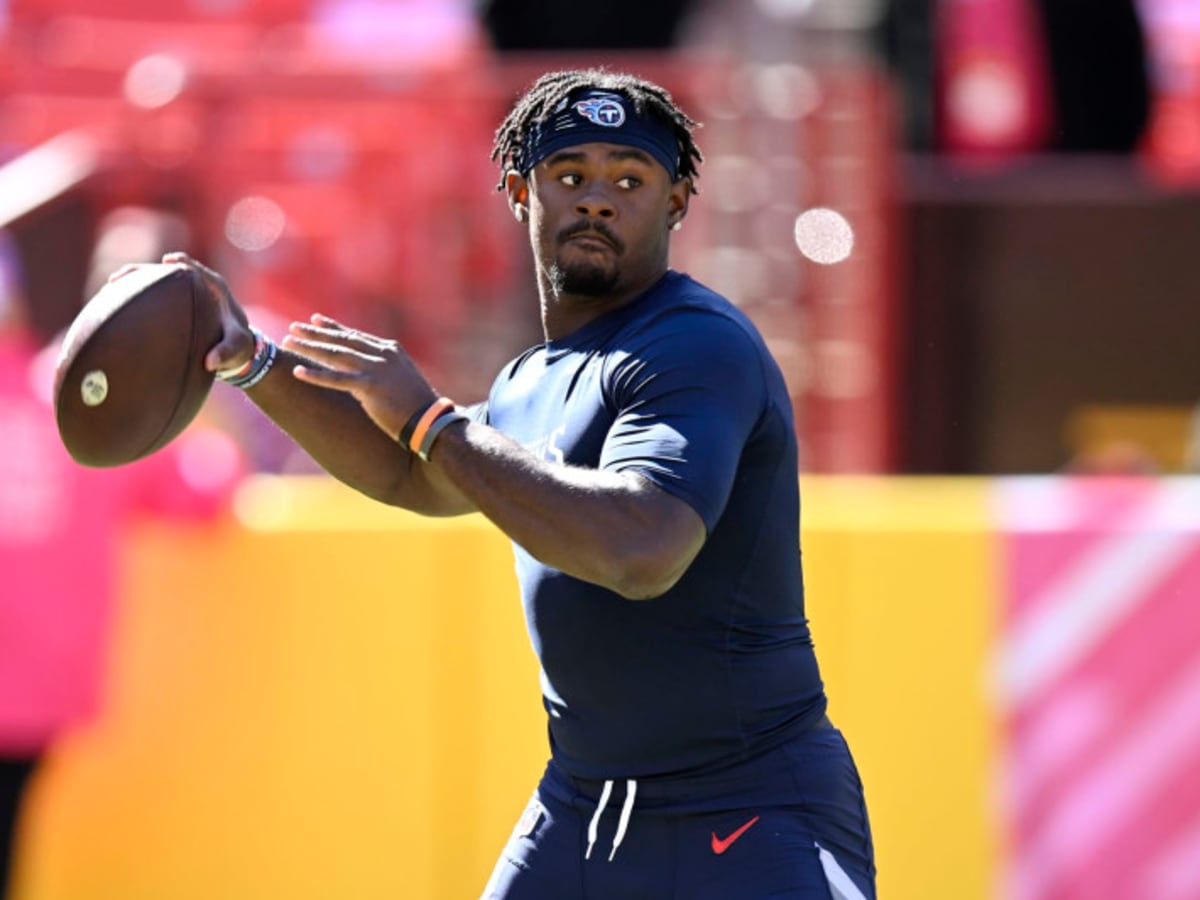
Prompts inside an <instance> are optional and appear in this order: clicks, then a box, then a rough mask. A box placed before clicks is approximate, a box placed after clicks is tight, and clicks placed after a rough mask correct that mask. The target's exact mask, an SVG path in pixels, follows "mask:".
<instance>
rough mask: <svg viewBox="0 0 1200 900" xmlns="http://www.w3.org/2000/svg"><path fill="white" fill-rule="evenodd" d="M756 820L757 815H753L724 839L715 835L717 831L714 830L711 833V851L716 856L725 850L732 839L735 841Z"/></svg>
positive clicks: (729, 845)
mask: <svg viewBox="0 0 1200 900" xmlns="http://www.w3.org/2000/svg"><path fill="white" fill-rule="evenodd" d="M757 821H758V816H755V817H754V818H753V819H751V820H750V821H749V822H747V823H746V824H745V825H743V826H742V827H741V828H739V829H738V830H737V831H735V832H734V833H733V834H731V835H730V836H729V837H727V838H724V839H721V838H719V837H717V833H716V832H715V831H714V832H713V833H712V848H713V853H715V854H717V856H720V855H721V854H722V853H724V852H725V851H726V850H728V849H729V848H730V847H731V846H732V845H733V842H734V841H736V840H737V839H738V838H740V837H741V836H742V835H743V834H745V833H746V831H747V830H748V829H749V828H750V826H751V825H753V824H754V823H755V822H757Z"/></svg>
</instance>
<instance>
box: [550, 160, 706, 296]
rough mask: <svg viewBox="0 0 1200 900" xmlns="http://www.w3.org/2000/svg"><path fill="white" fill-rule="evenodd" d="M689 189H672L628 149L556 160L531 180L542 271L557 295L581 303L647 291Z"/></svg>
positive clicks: (653, 164)
mask: <svg viewBox="0 0 1200 900" xmlns="http://www.w3.org/2000/svg"><path fill="white" fill-rule="evenodd" d="M684 184H685V183H683V182H681V183H680V184H672V183H671V180H670V176H669V175H668V174H667V171H666V169H664V168H663V167H662V165H661V164H659V163H658V162H657V161H655V159H654V158H653V157H651V156H650V155H649V154H648V153H646V152H644V151H642V150H638V149H636V148H634V147H628V146H625V145H623V144H601V143H592V144H580V145H578V146H575V147H568V148H565V149H563V150H560V151H558V152H556V153H552V154H550V155H549V156H548V157H546V158H545V159H544V160H542V161H541V162H539V163H538V164H537V166H535V167H534V169H533V171H532V172H531V173H530V175H529V188H530V192H529V212H530V223H531V231H530V235H531V238H530V239H531V242H532V244H533V252H534V256H535V258H536V261H537V265H538V267H539V269H540V270H541V271H542V272H544V273H545V275H546V276H547V277H548V278H549V280H550V282H551V284H552V285H553V286H554V288H555V290H556V291H557V292H559V293H566V294H574V295H578V296H585V297H597V298H599V297H605V296H608V295H610V294H613V293H620V292H622V290H624V289H628V288H631V287H637V286H639V285H641V284H643V282H644V281H646V280H648V279H650V278H652V277H654V276H655V275H657V274H658V273H659V272H661V271H662V270H663V269H665V267H666V263H667V248H668V243H669V242H668V240H667V232H668V229H669V226H670V223H671V222H672V221H673V218H672V216H673V215H675V214H676V213H677V212H678V210H679V209H681V208H682V206H685V205H686V196H687V193H686V191H687V189H686V187H683V186H681V185H684ZM681 204H682V205H681Z"/></svg>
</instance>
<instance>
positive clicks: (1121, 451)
mask: <svg viewBox="0 0 1200 900" xmlns="http://www.w3.org/2000/svg"><path fill="white" fill-rule="evenodd" d="M1066 472H1067V474H1069V475H1159V474H1161V473H1162V467H1161V466H1160V465H1159V462H1158V459H1157V458H1156V457H1155V455H1154V453H1153V451H1152V450H1150V448H1149V447H1146V446H1145V445H1143V444H1140V443H1138V442H1137V441H1134V440H1113V441H1108V442H1107V443H1104V444H1101V445H1100V446H1098V447H1094V448H1090V449H1089V450H1087V451H1086V452H1080V453H1078V454H1076V455H1075V457H1074V458H1073V459H1071V461H1070V463H1069V464H1068V465H1067V469H1066Z"/></svg>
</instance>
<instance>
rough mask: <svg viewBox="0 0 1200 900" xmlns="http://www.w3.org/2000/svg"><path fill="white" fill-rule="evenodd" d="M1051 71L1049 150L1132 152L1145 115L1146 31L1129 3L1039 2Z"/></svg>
mask: <svg viewBox="0 0 1200 900" xmlns="http://www.w3.org/2000/svg"><path fill="white" fill-rule="evenodd" d="M1039 6H1040V8H1041V16H1042V24H1043V30H1044V32H1045V40H1046V47H1047V49H1048V54H1049V61H1050V73H1051V79H1050V81H1051V96H1052V102H1053V107H1054V123H1055V127H1054V133H1053V137H1052V139H1051V141H1050V147H1049V148H1048V149H1050V150H1057V151H1062V152H1067V153H1131V152H1133V151H1134V150H1136V149H1137V147H1138V144H1139V142H1140V140H1141V137H1142V132H1143V131H1144V130H1145V128H1146V123H1147V120H1148V118H1149V114H1150V93H1151V92H1150V77H1149V71H1148V68H1147V46H1146V36H1145V32H1144V29H1143V27H1142V21H1141V18H1140V17H1139V14H1138V9H1137V6H1136V5H1135V3H1134V0H1040V2H1039Z"/></svg>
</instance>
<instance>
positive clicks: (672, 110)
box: [492, 69, 704, 193]
mask: <svg viewBox="0 0 1200 900" xmlns="http://www.w3.org/2000/svg"><path fill="white" fill-rule="evenodd" d="M585 88H597V89H599V90H603V91H613V92H615V93H619V94H621V95H622V96H624V97H626V98H627V99H628V100H629V101H630V102H632V103H633V107H634V109H635V110H637V112H638V114H639V115H646V114H647V113H649V114H651V115H654V116H656V117H658V118H660V119H662V120H663V121H665V122H667V123H669V124H670V125H671V126H673V128H674V131H675V138H676V140H677V141H678V142H679V175H678V177H680V178H690V179H692V192H693V193H697V191H696V179H697V178H699V177H700V172H699V168H698V164H699V163H701V162H703V161H704V156H703V155H702V154H701V153H700V148H699V147H698V146H696V141H695V139H694V138H693V137H692V131H693V130H694V129H696V128H698V127H699V123H697V122H696V121H694V120H693V119H692V118H691V117H690V116H688V115H687V113H685V112H684V111H683V110H682V109H680V108H679V107H678V106H677V105H676V104H675V101H674V99H673V98H672V97H671V95H670V94H669V93H667V91H666V90H664V89H663V88H661V87H659V86H658V85H657V84H654V83H653V82H649V81H646V80H644V79H641V78H638V77H637V76H636V75H629V74H626V73H623V72H609V71H608V70H606V69H565V70H563V71H561V72H550V73H548V74H546V75H543V76H542V77H541V78H539V79H538V80H537V81H535V82H534V83H533V85H532V86H531V87H530V88H529V90H527V91H526V92H525V93H524V94H523V95H522V96H521V97H520V98H519V99H518V100H517V102H516V103H515V104H514V105H513V108H512V111H511V112H509V114H508V117H507V118H505V120H504V121H503V122H502V123H500V127H499V128H497V129H496V142H495V145H494V146H493V147H492V160H493V161H497V162H499V163H500V183H499V184H498V185H497V189H498V190H503V189H504V176H505V174H506V173H507V172H508V170H509V169H511V168H512V167H513V166H514V165H515V164H516V159H517V157H518V155H519V153H520V151H521V148H522V147H523V146H524V144H525V141H526V140H527V139H528V137H529V129H530V128H531V127H532V126H533V125H534V123H536V122H544V121H545V120H546V119H548V118H549V117H550V116H551V115H552V114H553V113H554V112H555V110H557V109H558V108H559V106H560V105H561V104H562V103H563V101H565V100H567V99H568V98H569V97H570V96H571V95H572V94H573V93H575V92H576V91H580V90H583V89H585Z"/></svg>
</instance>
